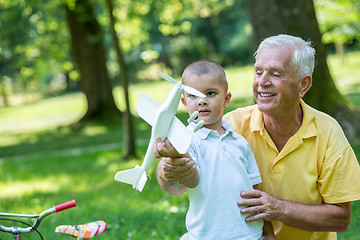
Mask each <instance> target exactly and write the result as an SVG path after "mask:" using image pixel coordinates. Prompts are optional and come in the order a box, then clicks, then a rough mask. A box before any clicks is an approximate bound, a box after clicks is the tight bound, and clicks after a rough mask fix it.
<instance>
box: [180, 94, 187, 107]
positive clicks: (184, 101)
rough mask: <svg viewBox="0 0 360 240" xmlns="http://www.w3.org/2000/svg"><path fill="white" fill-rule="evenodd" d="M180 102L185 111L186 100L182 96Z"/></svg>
mask: <svg viewBox="0 0 360 240" xmlns="http://www.w3.org/2000/svg"><path fill="white" fill-rule="evenodd" d="M181 102H182V104H183V105H184V107H185V109H186V110H187V105H186V100H185V97H184V96H181Z"/></svg>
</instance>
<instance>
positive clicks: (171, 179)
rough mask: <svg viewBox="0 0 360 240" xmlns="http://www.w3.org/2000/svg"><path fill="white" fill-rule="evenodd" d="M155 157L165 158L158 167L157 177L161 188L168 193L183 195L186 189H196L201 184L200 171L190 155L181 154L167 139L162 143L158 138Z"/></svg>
mask: <svg viewBox="0 0 360 240" xmlns="http://www.w3.org/2000/svg"><path fill="white" fill-rule="evenodd" d="M154 155H155V157H157V158H158V157H164V158H162V159H161V160H160V162H159V164H158V166H157V169H156V177H157V180H158V183H159V185H160V187H161V188H162V189H164V190H165V191H167V192H168V193H170V194H173V195H181V194H183V193H184V192H185V191H186V187H189V188H194V187H196V186H197V185H198V184H199V182H200V174H199V170H198V168H197V166H196V164H195V161H194V160H193V159H192V158H191V157H190V155H189V153H186V154H179V153H178V152H177V151H176V149H175V148H174V147H173V146H172V145H171V143H170V142H169V141H168V140H167V139H165V141H164V142H161V139H160V138H157V144H155V147H154Z"/></svg>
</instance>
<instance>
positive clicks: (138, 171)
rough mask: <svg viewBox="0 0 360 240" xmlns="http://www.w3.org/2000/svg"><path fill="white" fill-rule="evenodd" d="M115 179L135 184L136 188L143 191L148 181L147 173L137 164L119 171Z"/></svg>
mask: <svg viewBox="0 0 360 240" xmlns="http://www.w3.org/2000/svg"><path fill="white" fill-rule="evenodd" d="M115 180H116V181H119V182H123V183H127V184H131V185H133V188H134V189H136V190H139V191H140V192H141V191H142V190H143V188H144V186H145V183H146V181H147V175H146V172H145V171H144V170H143V169H142V168H141V167H139V166H136V167H135V168H131V169H127V170H123V171H119V172H117V173H116V175H115Z"/></svg>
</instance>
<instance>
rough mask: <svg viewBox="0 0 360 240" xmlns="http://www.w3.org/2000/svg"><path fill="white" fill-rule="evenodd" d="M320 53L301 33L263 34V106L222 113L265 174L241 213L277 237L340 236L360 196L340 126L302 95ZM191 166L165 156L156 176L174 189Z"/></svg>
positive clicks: (358, 175)
mask: <svg viewBox="0 0 360 240" xmlns="http://www.w3.org/2000/svg"><path fill="white" fill-rule="evenodd" d="M314 55H315V50H314V49H313V48H312V47H311V46H310V43H308V42H305V41H303V40H302V39H301V38H298V37H293V36H289V35H277V36H273V37H270V38H267V39H265V40H264V41H263V42H262V43H261V44H260V45H259V48H258V50H257V51H256V53H255V59H256V61H255V65H254V69H255V78H254V82H253V93H254V97H255V100H256V103H257V104H256V105H253V106H249V107H245V108H239V109H237V110H235V111H233V112H231V113H228V114H227V115H226V116H225V118H224V119H226V120H227V121H229V122H230V123H231V124H232V125H233V128H234V130H235V131H236V132H238V133H239V134H241V135H242V136H244V137H245V138H246V140H247V141H248V142H249V144H250V146H251V149H252V150H253V152H254V155H255V158H256V161H257V164H258V166H259V170H260V173H261V177H262V180H263V182H262V183H261V184H260V189H261V191H260V190H249V191H244V192H242V193H241V194H240V195H241V198H240V197H239V201H238V202H237V204H238V206H239V207H241V210H240V212H241V213H242V214H252V215H251V216H249V217H247V218H246V220H247V221H248V222H252V221H257V220H259V219H265V220H268V221H271V222H272V224H273V227H274V232H275V235H276V238H277V239H278V240H282V239H284V240H293V239H294V240H295V239H298V240H306V239H317V240H325V239H336V232H341V231H345V230H346V228H347V226H348V225H349V222H350V215H351V201H356V200H359V199H360V167H359V164H358V161H357V159H356V156H355V154H354V152H353V150H352V148H351V146H350V144H349V143H348V141H347V139H346V137H345V135H344V134H343V131H342V130H341V128H340V126H339V124H338V123H337V122H336V121H335V120H334V119H333V118H331V117H330V116H328V115H326V114H324V113H322V112H319V111H317V110H315V109H313V108H311V107H310V106H308V105H307V104H306V103H305V102H304V101H303V100H302V98H303V96H304V95H305V94H306V92H307V91H308V90H309V88H310V86H311V83H312V75H311V74H312V71H313V68H314V61H315V57H314ZM193 169H194V162H193V161H192V160H191V159H187V158H179V159H167V158H164V159H162V160H161V161H160V162H159V164H158V168H157V179H158V182H159V184H160V186H161V187H162V188H163V189H164V190H166V191H168V189H169V188H168V186H172V188H174V186H175V185H174V184H173V183H174V182H176V181H179V180H182V179H184V178H187V177H188V176H190V175H191V174H192V173H193V171H194V170H193ZM200 171H201V170H200ZM168 192H169V191H168Z"/></svg>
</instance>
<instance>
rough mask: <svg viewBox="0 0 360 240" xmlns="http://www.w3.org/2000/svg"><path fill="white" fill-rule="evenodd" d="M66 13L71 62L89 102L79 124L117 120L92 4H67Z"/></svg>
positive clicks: (84, 1)
mask: <svg viewBox="0 0 360 240" xmlns="http://www.w3.org/2000/svg"><path fill="white" fill-rule="evenodd" d="M65 9H66V20H67V24H68V27H69V30H70V35H71V45H72V53H73V58H74V61H75V64H76V66H77V68H78V70H79V72H80V83H81V88H82V90H83V92H84V94H85V96H86V99H87V102H88V109H87V112H86V114H85V116H84V117H83V118H82V119H81V121H87V120H107V121H112V120H114V119H118V118H119V117H120V116H121V112H120V110H119V109H118V108H117V107H116V104H115V101H114V98H113V94H112V86H111V82H110V80H109V77H108V72H107V68H106V56H105V49H104V44H103V34H102V30H101V27H100V25H99V23H98V21H97V19H96V17H95V14H94V10H93V6H92V5H91V1H89V0H76V1H75V2H74V4H73V5H71V4H66V5H65Z"/></svg>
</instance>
